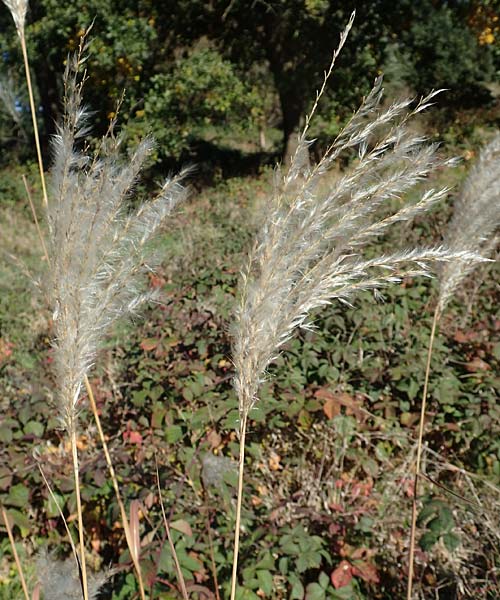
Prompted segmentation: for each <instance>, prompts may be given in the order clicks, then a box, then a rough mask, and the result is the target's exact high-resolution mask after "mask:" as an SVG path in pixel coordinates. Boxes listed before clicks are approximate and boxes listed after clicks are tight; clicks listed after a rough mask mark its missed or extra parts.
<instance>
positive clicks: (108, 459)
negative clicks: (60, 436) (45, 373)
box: [85, 376, 146, 600]
mask: <svg viewBox="0 0 500 600" xmlns="http://www.w3.org/2000/svg"><path fill="white" fill-rule="evenodd" d="M85 388H86V390H87V395H88V397H89V401H90V407H91V408H92V413H93V415H94V420H95V423H96V425H97V431H98V432H99V438H100V440H101V444H102V448H103V450H104V456H105V457H106V464H107V465H108V471H109V475H110V477H111V481H112V482H113V488H114V490H115V495H116V500H117V502H118V506H119V508H120V515H121V519H122V525H123V530H124V532H125V539H126V541H127V546H128V548H129V550H130V556H131V557H132V562H133V563H134V569H135V571H136V574H137V580H138V583H139V593H140V595H141V600H145V598H146V594H145V591H144V582H143V580H142V573H141V567H140V564H139V560H138V557H137V556H136V555H135V551H134V547H133V544H132V535H131V533H130V526H129V523H128V518H127V511H126V510H125V505H124V504H123V500H122V497H121V494H120V488H119V486H118V480H117V478H116V472H115V468H114V466H113V462H112V460H111V455H110V453H109V449H108V444H107V442H106V438H105V437H104V432H103V430H102V426H101V419H100V417H99V412H98V410H97V405H96V403H95V398H94V393H93V391H92V387H91V385H90V382H89V379H88V377H87V376H85Z"/></svg>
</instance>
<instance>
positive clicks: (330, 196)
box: [231, 13, 473, 600]
mask: <svg viewBox="0 0 500 600" xmlns="http://www.w3.org/2000/svg"><path fill="white" fill-rule="evenodd" d="M353 19H354V13H353V15H352V16H351V19H350V21H349V23H348V25H347V27H346V29H345V30H344V32H343V33H342V35H341V38H340V43H339V47H338V48H337V50H336V51H335V53H334V55H333V58H332V62H331V64H330V67H329V69H328V71H327V72H326V73H325V77H324V81H323V85H322V87H321V89H320V90H319V92H318V93H317V96H316V101H315V103H314V105H313V108H312V110H311V112H310V113H309V116H308V117H307V118H306V124H305V127H304V130H303V131H302V133H301V135H300V136H299V139H298V145H297V150H296V152H295V154H294V156H293V158H292V160H291V163H290V165H289V167H288V169H286V170H285V171H284V172H283V171H282V170H280V169H279V170H277V173H276V184H275V191H274V194H273V196H272V198H271V200H270V203H269V206H268V207H267V208H266V210H267V215H266V217H265V221H264V224H263V227H262V230H261V231H260V233H259V235H258V238H257V241H256V243H255V246H254V248H253V251H252V253H251V255H250V257H249V261H248V264H247V266H246V268H245V269H244V270H243V273H242V282H241V289H240V300H239V305H238V307H237V310H236V315H235V327H234V334H233V362H234V365H235V372H236V373H235V378H234V386H235V389H236V392H237V395H238V402H239V410H240V463H239V479H238V500H237V505H236V527H235V544H234V557H235V558H234V560H233V573H232V582H231V600H234V598H235V597H236V581H237V563H238V549H239V530H240V521H241V498H242V488H243V476H244V475H243V471H244V456H245V450H244V447H245V435H246V426H247V420H248V415H249V412H250V410H251V408H252V407H253V406H254V405H255V403H256V402H257V398H258V389H259V386H260V385H261V383H262V382H263V380H264V379H265V374H266V370H267V368H268V366H269V364H270V363H271V362H272V361H273V360H274V359H275V358H276V357H277V355H278V354H279V352H280V350H281V349H282V347H283V345H284V344H285V343H286V342H287V340H289V339H290V338H291V337H292V335H293V334H294V332H295V330H296V329H297V328H298V327H310V325H309V321H308V319H309V317H310V314H311V312H312V311H313V310H314V309H317V308H320V307H322V306H325V305H328V304H330V303H331V302H332V301H333V300H334V299H338V300H340V301H342V302H346V303H349V302H350V300H351V298H352V297H353V296H355V295H356V293H358V292H361V291H364V290H373V291H374V292H376V291H377V290H379V289H380V288H384V287H386V286H389V285H390V284H392V283H397V282H399V281H401V280H402V279H403V278H404V277H407V276H416V275H423V276H428V275H429V269H430V266H431V264H432V263H435V262H438V261H443V260H455V259H458V258H460V259H465V258H468V259H472V258H473V256H471V255H470V253H468V252H462V251H459V252H456V251H455V252H454V251H450V250H448V249H446V248H444V247H433V248H410V249H405V250H401V251H398V252H394V253H390V254H386V255H382V256H378V257H376V258H369V257H368V256H367V253H365V248H366V246H367V245H368V244H369V243H370V242H372V241H373V240H375V239H376V238H377V237H378V236H380V235H382V234H384V233H386V231H387V230H388V228H389V227H391V226H392V225H394V224H396V223H400V222H407V221H410V220H412V219H413V218H414V217H416V216H417V215H421V214H424V213H425V212H426V211H428V210H429V209H430V208H431V207H432V206H433V205H434V204H435V203H436V202H437V201H439V200H441V199H442V198H444V197H445V196H446V195H447V192H448V190H447V189H446V188H443V189H437V190H436V189H430V190H428V191H427V192H425V193H424V194H423V195H422V197H421V198H420V199H419V200H418V201H417V202H414V203H412V204H408V203H407V204H403V205H402V206H401V207H400V208H399V209H397V210H395V211H392V212H391V210H390V204H391V203H392V202H393V201H396V200H401V199H402V198H403V197H404V195H405V194H406V193H407V192H408V191H409V190H410V189H411V188H412V187H413V186H415V184H417V183H419V182H420V181H422V180H424V179H425V178H427V176H428V175H429V174H430V173H432V172H433V171H434V170H435V169H437V168H438V167H442V166H445V165H447V164H450V162H453V161H446V160H442V159H440V158H439V157H438V155H437V145H436V144H429V143H426V140H425V138H423V137H419V136H417V135H415V134H413V133H412V132H411V130H410V128H409V122H410V120H411V119H412V117H414V116H415V115H417V114H419V113H420V112H422V111H424V110H425V109H426V108H427V107H429V106H430V105H431V104H432V99H433V98H434V97H435V96H436V94H438V93H439V92H440V91H441V90H437V91H433V92H431V93H430V94H429V95H427V96H426V97H425V98H421V99H420V100H419V101H416V102H415V101H413V100H410V99H408V100H401V101H398V102H395V103H393V104H391V105H390V106H389V107H388V108H385V109H384V108H382V107H381V98H382V92H383V90H382V79H381V78H379V79H377V80H376V82H375V85H374V87H373V89H372V91H371V92H370V93H369V94H368V96H367V97H366V99H365V100H364V101H363V103H362V104H361V106H360V108H359V109H358V110H357V111H356V112H355V113H354V114H353V116H352V117H351V119H350V120H349V122H348V123H347V125H346V126H345V127H344V128H343V130H342V131H341V132H340V133H339V135H338V136H337V138H336V139H335V140H334V141H333V142H332V143H331V144H330V146H329V147H328V148H327V150H326V152H325V153H324V155H323V156H322V158H321V159H320V160H319V162H318V163H317V164H316V165H313V166H311V167H310V166H309V161H308V149H309V146H310V144H311V142H310V141H308V139H307V136H308V131H309V125H310V123H311V119H312V118H313V116H314V114H315V111H316V110H317V107H318V103H319V99H320V98H321V96H322V94H323V93H324V90H325V87H326V83H327V81H328V79H329V77H330V74H331V73H332V70H333V66H334V63H335V60H336V58H337V56H338V54H339V52H340V50H341V48H342V46H343V44H344V43H345V40H346V38H347V35H348V33H349V30H350V28H351V26H352V23H353ZM353 149H357V151H358V161H357V164H356V165H355V166H354V168H353V169H352V170H351V171H349V172H347V173H346V174H344V175H343V176H342V177H341V179H340V180H339V181H336V182H335V184H334V185H331V184H329V182H328V174H329V170H330V168H331V167H332V165H333V164H334V163H335V161H336V160H337V158H338V157H339V156H340V155H341V154H342V153H343V152H345V151H352V150H353ZM388 205H389V206H388Z"/></svg>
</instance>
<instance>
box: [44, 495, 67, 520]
mask: <svg viewBox="0 0 500 600" xmlns="http://www.w3.org/2000/svg"><path fill="white" fill-rule="evenodd" d="M53 495H54V497H52V494H49V497H48V499H47V510H46V513H47V517H49V518H52V517H58V516H59V510H58V509H57V504H59V507H60V508H61V510H62V509H63V508H64V504H65V502H66V500H65V498H64V496H62V495H61V494H58V493H57V492H54V494H53ZM54 498H55V500H54ZM56 500H57V504H56Z"/></svg>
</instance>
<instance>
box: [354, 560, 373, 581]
mask: <svg viewBox="0 0 500 600" xmlns="http://www.w3.org/2000/svg"><path fill="white" fill-rule="evenodd" d="M352 574H353V575H357V576H358V577H361V579H363V581H366V582H367V583H378V582H379V581H380V579H379V576H378V573H377V569H376V567H375V566H374V565H372V564H371V563H369V562H366V561H364V560H357V561H356V562H355V563H354V566H353V568H352Z"/></svg>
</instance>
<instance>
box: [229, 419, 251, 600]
mask: <svg viewBox="0 0 500 600" xmlns="http://www.w3.org/2000/svg"><path fill="white" fill-rule="evenodd" d="M247 422H248V411H246V410H244V411H243V413H242V418H241V427H240V459H239V471H238V498H237V500H236V523H235V526H234V553H233V574H232V577H231V600H235V598H236V583H237V580H238V555H239V551H240V529H241V504H242V501H243V479H244V473H245V438H246V433H247Z"/></svg>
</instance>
